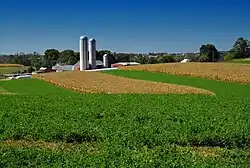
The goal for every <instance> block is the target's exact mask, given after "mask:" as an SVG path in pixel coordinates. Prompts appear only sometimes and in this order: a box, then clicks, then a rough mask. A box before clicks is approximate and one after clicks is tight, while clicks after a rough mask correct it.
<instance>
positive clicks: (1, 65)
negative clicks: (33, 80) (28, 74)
mask: <svg viewBox="0 0 250 168" xmlns="http://www.w3.org/2000/svg"><path fill="white" fill-rule="evenodd" d="M0 67H24V66H23V65H20V64H0Z"/></svg>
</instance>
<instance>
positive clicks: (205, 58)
mask: <svg viewBox="0 0 250 168" xmlns="http://www.w3.org/2000/svg"><path fill="white" fill-rule="evenodd" d="M198 61H199V62H208V61H210V59H209V57H208V55H207V54H201V55H200V56H199V57H198Z"/></svg>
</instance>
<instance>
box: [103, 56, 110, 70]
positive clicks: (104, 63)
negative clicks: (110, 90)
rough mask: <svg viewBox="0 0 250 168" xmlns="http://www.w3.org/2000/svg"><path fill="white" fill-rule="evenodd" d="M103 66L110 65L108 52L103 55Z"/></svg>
mask: <svg viewBox="0 0 250 168" xmlns="http://www.w3.org/2000/svg"><path fill="white" fill-rule="evenodd" d="M103 66H104V67H105V68H108V66H109V64H108V54H104V55H103Z"/></svg>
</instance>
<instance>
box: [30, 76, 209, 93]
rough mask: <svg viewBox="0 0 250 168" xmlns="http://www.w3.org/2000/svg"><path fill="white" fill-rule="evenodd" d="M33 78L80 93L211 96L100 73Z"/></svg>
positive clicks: (185, 89) (191, 88)
mask: <svg viewBox="0 0 250 168" xmlns="http://www.w3.org/2000/svg"><path fill="white" fill-rule="evenodd" d="M33 77H34V78H38V79H42V80H45V81H48V82H50V83H53V84H56V85H59V86H62V87H66V88H69V89H72V90H74V91H78V92H82V93H108V94H112V93H153V94H162V93H170V94H171V93H175V94H187V93H190V94H213V95H214V93H213V92H211V91H207V90H204V89H199V88H194V87H189V86H181V85H174V84H167V83H157V82H149V81H142V80H135V79H129V78H124V77H118V76H113V75H109V74H104V73H100V72H79V71H73V72H60V73H46V74H37V75H34V76H33Z"/></svg>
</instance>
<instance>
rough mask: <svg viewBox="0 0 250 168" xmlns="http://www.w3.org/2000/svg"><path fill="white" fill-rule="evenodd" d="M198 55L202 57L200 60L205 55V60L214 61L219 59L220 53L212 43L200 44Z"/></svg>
mask: <svg viewBox="0 0 250 168" xmlns="http://www.w3.org/2000/svg"><path fill="white" fill-rule="evenodd" d="M200 55H201V56H202V57H203V59H202V60H204V58H205V57H207V58H206V62H209V61H212V62H215V61H218V60H219V59H220V53H219V52H218V50H217V49H216V47H215V46H214V45H213V44H206V45H202V46H201V47H200Z"/></svg>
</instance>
